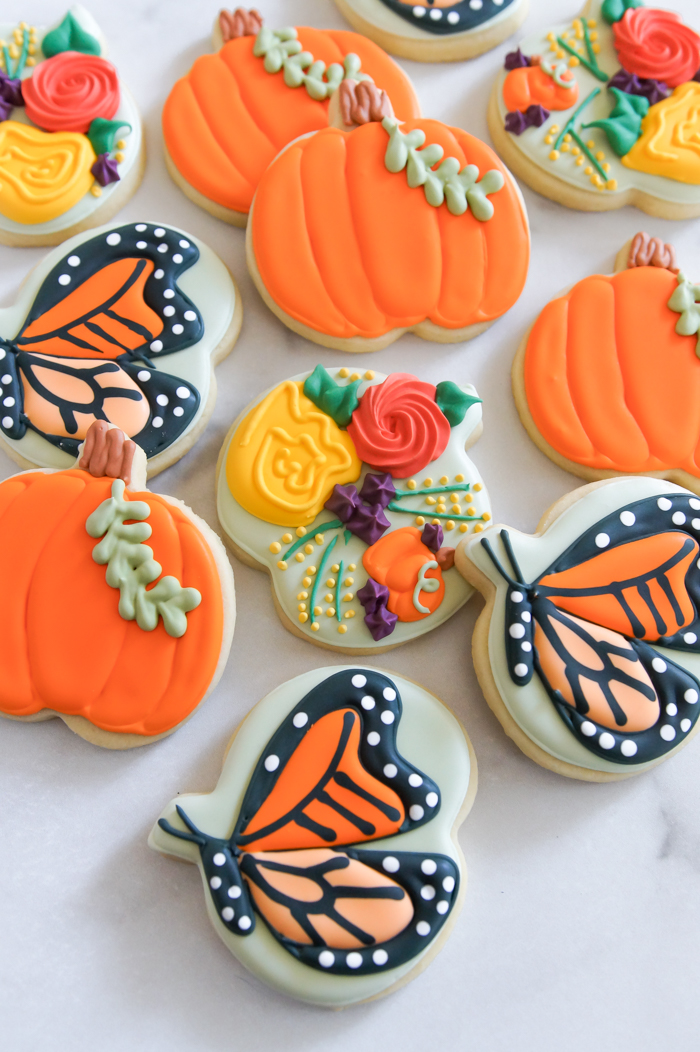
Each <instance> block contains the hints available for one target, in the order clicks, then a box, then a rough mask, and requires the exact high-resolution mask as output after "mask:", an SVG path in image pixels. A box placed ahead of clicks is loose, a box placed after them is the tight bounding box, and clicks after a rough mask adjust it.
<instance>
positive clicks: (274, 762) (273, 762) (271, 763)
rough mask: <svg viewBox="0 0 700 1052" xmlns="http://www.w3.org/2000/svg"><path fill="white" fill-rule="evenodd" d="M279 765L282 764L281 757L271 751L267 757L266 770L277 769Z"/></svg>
mask: <svg viewBox="0 0 700 1052" xmlns="http://www.w3.org/2000/svg"><path fill="white" fill-rule="evenodd" d="M279 765H280V758H279V756H275V754H274V753H270V755H269V756H266V757H265V770H266V771H276V770H277V768H278V767H279Z"/></svg>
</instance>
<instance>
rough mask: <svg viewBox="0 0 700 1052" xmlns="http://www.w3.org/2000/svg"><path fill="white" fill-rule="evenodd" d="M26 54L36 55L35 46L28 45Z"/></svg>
mask: <svg viewBox="0 0 700 1052" xmlns="http://www.w3.org/2000/svg"><path fill="white" fill-rule="evenodd" d="M27 54H29V55H35V54H36V44H30V45H29V47H28V48H27Z"/></svg>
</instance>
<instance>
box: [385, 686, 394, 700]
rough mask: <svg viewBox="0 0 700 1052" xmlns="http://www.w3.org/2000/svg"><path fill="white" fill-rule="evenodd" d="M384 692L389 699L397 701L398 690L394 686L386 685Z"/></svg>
mask: <svg viewBox="0 0 700 1052" xmlns="http://www.w3.org/2000/svg"><path fill="white" fill-rule="evenodd" d="M382 694H383V695H384V697H385V699H386V700H387V701H396V691H395V690H394V688H393V687H385V688H384V690H383V691H382Z"/></svg>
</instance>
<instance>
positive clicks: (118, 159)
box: [114, 150, 124, 164]
mask: <svg viewBox="0 0 700 1052" xmlns="http://www.w3.org/2000/svg"><path fill="white" fill-rule="evenodd" d="M114 160H115V161H116V162H117V164H121V163H122V161H123V160H124V154H123V153H122V152H121V150H117V152H116V153H115V155H114Z"/></svg>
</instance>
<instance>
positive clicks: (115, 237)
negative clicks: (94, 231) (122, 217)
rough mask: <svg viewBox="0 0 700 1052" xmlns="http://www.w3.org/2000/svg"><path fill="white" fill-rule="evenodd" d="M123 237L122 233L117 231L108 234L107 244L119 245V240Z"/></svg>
mask: <svg viewBox="0 0 700 1052" xmlns="http://www.w3.org/2000/svg"><path fill="white" fill-rule="evenodd" d="M121 239H122V236H121V234H117V233H114V234H107V244H108V245H118V244H119V242H120V241H121Z"/></svg>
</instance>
